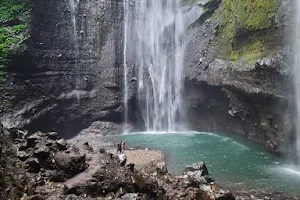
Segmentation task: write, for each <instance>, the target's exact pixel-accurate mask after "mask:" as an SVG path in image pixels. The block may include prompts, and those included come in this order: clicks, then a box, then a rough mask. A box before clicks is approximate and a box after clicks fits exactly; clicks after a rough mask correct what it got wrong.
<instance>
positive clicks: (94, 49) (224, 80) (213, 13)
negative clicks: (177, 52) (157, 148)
mask: <svg viewBox="0 0 300 200" xmlns="http://www.w3.org/2000/svg"><path fill="white" fill-rule="evenodd" d="M6 2H10V3H11V2H13V1H11V0H6ZM184 3H185V5H184V8H183V9H184V12H185V18H186V20H187V22H186V26H187V27H186V28H187V32H186V37H185V42H186V51H185V60H184V65H185V76H186V78H185V89H184V92H185V95H184V96H185V97H186V99H185V101H184V102H185V105H183V106H185V107H186V108H187V110H188V112H187V113H188V114H187V118H188V120H187V121H188V123H189V127H190V128H191V129H194V130H198V131H212V132H219V133H230V134H231V133H233V134H240V135H243V136H245V137H247V138H249V139H251V140H254V141H255V142H257V143H260V144H262V145H264V146H265V147H266V148H268V149H269V150H271V151H275V152H286V151H289V148H290V146H289V145H287V144H289V143H290V142H291V141H293V140H294V136H293V135H294V134H293V132H294V128H293V127H294V126H293V120H292V119H293V115H294V113H293V112H292V111H293V101H292V100H293V97H292V95H290V94H292V93H293V92H292V91H293V86H292V83H291V80H292V76H291V73H290V67H289V66H290V64H289V60H290V57H291V56H290V54H291V52H290V49H291V48H290V47H291V44H290V42H289V41H290V40H289V35H288V34H286V32H290V30H292V28H291V27H292V26H293V23H288V22H291V21H292V20H291V16H292V13H293V5H292V2H291V1H287V0H282V1H279V0H266V1H264V2H263V3H262V1H260V0H253V1H251V2H247V3H244V1H241V0H234V1H230V0H223V1H222V0H200V1H199V0H197V1H189V0H186V1H184ZM122 4H123V2H122V1H118V0H110V1H104V0H98V1H91V0H82V1H74V0H68V1H67V0H65V1H58V0H55V1H51V2H49V1H46V0H35V1H32V2H31V3H27V4H17V5H12V4H8V3H6V4H5V6H4V7H5V9H1V10H4V11H5V13H10V15H9V16H8V17H6V18H3V19H2V18H1V20H0V23H1V27H3V28H1V32H0V34H1V35H0V36H1V44H3V43H5V44H6V46H5V47H6V49H5V48H4V50H8V51H9V54H8V55H7V56H6V57H5V62H2V61H1V63H0V65H1V66H3V67H2V68H1V71H2V79H3V80H2V81H1V87H0V90H1V111H2V112H1V121H2V124H3V125H4V126H5V127H7V128H22V129H28V130H29V131H30V132H33V131H35V130H45V131H49V130H52V129H55V130H56V131H58V132H59V133H61V134H63V136H64V137H72V136H73V135H74V134H77V133H78V132H79V131H80V130H82V129H84V128H87V127H88V126H89V125H91V124H92V123H93V122H95V121H97V124H98V125H97V126H98V127H103V126H105V127H107V126H106V125H105V123H107V122H112V123H115V124H117V125H110V126H109V127H113V129H114V130H115V131H114V130H113V131H112V132H113V133H114V132H117V131H118V130H120V126H119V124H121V123H122V121H123V102H122V99H123V94H122V93H123V92H122V90H123V86H122V81H123V77H122V74H123V66H122V59H123V55H122V54H123V40H122V38H123V5H122ZM3 5H4V4H3ZM3 5H2V4H1V6H2V7H3ZM8 5H9V6H8ZM130 5H131V6H134V3H133V2H131V3H130ZM18 9H19V10H18ZM131 9H134V8H133V7H132V8H131ZM16 10H18V11H19V12H18V13H21V14H20V15H17V14H16V13H14V12H16ZM1 12H2V11H1ZM3 16H4V15H3ZM14 16H15V17H14ZM289 24H290V25H289ZM16 26H17V27H16ZM5 31H6V32H5ZM2 32H3V35H6V36H5V38H6V39H5V41H4V39H2V38H3V36H2ZM291 32H292V31H291ZM7 33H9V34H11V33H12V34H14V37H13V38H15V40H12V39H11V38H10V37H7ZM7 38H8V39H7ZM3 41H4V42H3ZM8 42H13V44H14V45H12V44H10V43H9V44H8ZM133 46H134V45H133ZM1 48H2V46H1ZM16 49H17V50H18V51H11V50H16ZM0 51H3V48H2V49H0ZM128 54H130V52H128ZM3 55H4V54H3ZM1 59H2V58H1ZM2 60H4V59H2ZM128 63H134V62H133V61H132V60H130V59H129V60H128ZM129 68H130V70H129V73H130V75H129V76H128V77H129V80H131V81H130V86H129V87H130V88H131V89H132V91H134V87H135V86H134V84H135V78H134V66H133V65H131V64H130V66H129ZM132 91H131V92H130V98H129V100H130V105H129V106H130V111H133V112H135V109H136V107H135V102H134V95H135V94H134V92H132ZM130 116H131V121H132V122H134V123H136V121H137V120H136V118H138V117H136V116H134V115H132V113H130ZM102 123H104V124H102ZM93 129H95V128H93ZM105 130H107V129H105Z"/></svg>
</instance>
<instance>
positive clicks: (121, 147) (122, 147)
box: [117, 141, 125, 153]
mask: <svg viewBox="0 0 300 200" xmlns="http://www.w3.org/2000/svg"><path fill="white" fill-rule="evenodd" d="M124 150H125V142H122V141H121V142H120V143H118V144H117V153H124Z"/></svg>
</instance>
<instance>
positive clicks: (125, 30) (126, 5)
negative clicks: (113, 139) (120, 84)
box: [123, 0, 129, 132]
mask: <svg viewBox="0 0 300 200" xmlns="http://www.w3.org/2000/svg"><path fill="white" fill-rule="evenodd" d="M123 7H124V8H123V9H124V42H123V43H124V49H123V50H124V52H123V65H124V113H125V114H124V121H125V132H127V130H126V129H127V128H126V127H127V124H128V80H127V79H128V78H127V77H128V69H127V35H128V34H127V33H128V28H129V24H128V22H129V9H128V8H129V4H128V2H127V1H126V0H124V1H123Z"/></svg>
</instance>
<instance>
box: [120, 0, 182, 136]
mask: <svg viewBox="0 0 300 200" xmlns="http://www.w3.org/2000/svg"><path fill="white" fill-rule="evenodd" d="M125 6H128V5H124V7H125ZM126 8H127V7H126ZM133 15H134V17H132V19H133V22H132V24H131V31H132V33H131V41H126V42H125V43H129V42H131V43H134V45H135V50H134V57H135V71H136V73H137V80H138V100H139V109H140V111H141V113H142V116H143V121H144V122H145V127H146V130H147V131H167V132H173V131H175V129H177V126H176V124H177V125H178V124H179V122H180V118H181V114H182V112H183V111H182V110H183V109H182V107H181V101H182V95H181V90H182V85H183V74H182V73H183V70H182V69H183V67H182V66H183V50H184V44H183V35H184V22H183V21H184V20H183V14H182V2H181V0H164V1H159V0H140V1H136V5H135V11H134V14H133ZM125 18H126V17H125ZM125 20H126V19H125ZM127 25H128V23H125V27H126V26H127ZM125 37H127V38H128V36H127V35H126V33H125ZM127 38H126V39H127ZM124 46H125V47H126V44H125V45H124ZM125 51H126V49H125ZM125 57H126V54H125ZM125 59H126V58H125ZM124 66H125V68H126V65H124ZM125 71H127V69H126V70H124V72H125ZM126 73H127V72H126ZM125 78H127V77H126V74H125ZM125 92H126V90H125Z"/></svg>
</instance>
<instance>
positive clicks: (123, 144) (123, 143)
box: [122, 142, 125, 153]
mask: <svg viewBox="0 0 300 200" xmlns="http://www.w3.org/2000/svg"><path fill="white" fill-rule="evenodd" d="M124 151H125V142H122V153H124Z"/></svg>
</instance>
